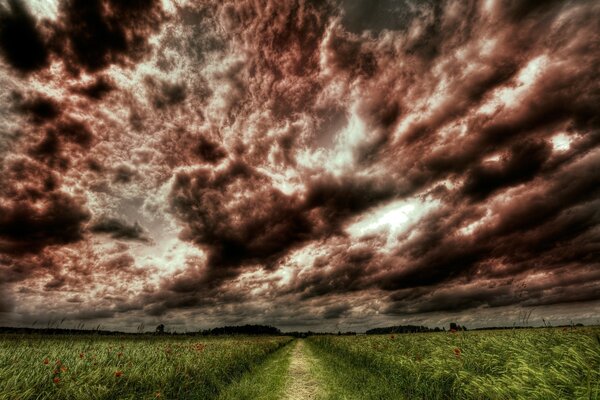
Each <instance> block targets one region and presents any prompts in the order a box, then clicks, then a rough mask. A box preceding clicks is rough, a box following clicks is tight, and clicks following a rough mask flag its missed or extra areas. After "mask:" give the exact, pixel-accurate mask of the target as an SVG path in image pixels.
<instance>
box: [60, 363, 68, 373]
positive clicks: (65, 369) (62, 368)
mask: <svg viewBox="0 0 600 400" xmlns="http://www.w3.org/2000/svg"><path fill="white" fill-rule="evenodd" d="M60 370H61V371H62V372H66V371H67V370H68V368H67V367H65V366H64V365H63V366H62V367H60Z"/></svg>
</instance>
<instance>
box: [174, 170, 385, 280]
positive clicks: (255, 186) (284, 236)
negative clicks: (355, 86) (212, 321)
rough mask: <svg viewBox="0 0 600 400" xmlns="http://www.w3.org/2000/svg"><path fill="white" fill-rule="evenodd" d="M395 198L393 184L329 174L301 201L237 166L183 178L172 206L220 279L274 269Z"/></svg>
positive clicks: (187, 235)
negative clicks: (241, 270)
mask: <svg viewBox="0 0 600 400" xmlns="http://www.w3.org/2000/svg"><path fill="white" fill-rule="evenodd" d="M240 192H241V193H244V195H243V197H242V198H239V196H238V193H240ZM393 195H394V185H393V184H392V183H391V182H371V181H369V180H366V179H355V178H342V179H336V178H333V177H325V176H324V177H322V178H319V179H316V180H315V181H314V182H311V183H310V184H309V186H308V188H307V193H306V195H305V196H304V198H303V199H300V198H298V197H295V196H288V195H285V194H284V193H282V192H281V191H279V190H277V189H276V188H274V187H272V186H271V185H270V184H269V180H268V178H267V177H266V176H264V175H262V174H261V173H259V172H258V171H256V170H254V169H252V168H251V167H250V166H248V165H247V164H244V163H242V162H232V163H231V164H230V165H229V166H228V167H227V168H226V169H223V170H220V171H218V172H212V171H210V170H207V169H201V170H198V171H197V172H195V173H193V174H179V175H178V176H177V179H176V182H175V185H174V186H173V190H172V193H171V206H172V208H173V211H174V212H175V214H176V215H177V216H178V217H179V218H180V219H181V221H182V222H183V223H185V224H186V229H185V230H184V231H183V233H182V238H183V239H185V240H189V241H192V242H193V243H196V244H198V245H200V246H205V247H206V248H208V249H209V254H210V258H209V266H210V267H211V270H210V272H211V273H212V274H215V275H216V276H215V279H216V280H219V279H221V278H223V276H235V275H236V273H235V272H233V270H234V269H235V268H237V267H239V266H241V265H243V264H245V263H261V264H263V263H264V264H265V265H266V266H269V265H272V264H273V263H274V262H276V261H277V260H278V259H279V258H281V257H282V256H284V255H285V254H287V253H288V252H289V251H290V250H292V249H294V248H297V247H298V246H300V245H301V244H304V243H307V242H310V241H312V240H317V239H320V238H322V237H325V236H327V235H343V234H344V233H343V231H342V229H341V228H342V225H343V223H344V221H345V220H346V219H348V218H350V217H352V216H354V215H356V214H358V213H360V212H362V211H365V210H367V209H369V208H370V207H372V206H374V205H376V204H378V203H380V202H382V201H385V200H387V199H390V198H392V196H393Z"/></svg>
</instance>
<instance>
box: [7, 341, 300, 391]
mask: <svg viewBox="0 0 600 400" xmlns="http://www.w3.org/2000/svg"><path fill="white" fill-rule="evenodd" d="M290 340H291V338H288V337H254V338H249V337H236V338H218V337H217V338H214V337H202V338H185V337H169V336H164V337H160V336H144V337H136V336H133V337H132V336H126V337H106V336H105V337H102V336H100V337H99V336H92V335H90V336H37V335H36V336H33V335H32V336H27V335H5V336H0V399H2V400H7V399H10V400H13V399H23V400H24V399H86V400H91V399H154V398H166V399H213V398H217V396H218V394H219V393H221V392H223V391H224V389H225V388H226V387H228V386H229V385H230V384H231V383H232V382H235V381H237V380H238V379H239V378H240V377H241V376H242V374H243V373H245V372H247V371H248V370H249V369H251V367H252V366H253V365H256V364H259V363H261V362H262V361H263V360H265V358H266V357H267V356H268V355H270V354H271V353H273V352H274V351H276V350H277V349H279V348H280V347H282V346H283V345H285V343H287V342H289V341H290Z"/></svg>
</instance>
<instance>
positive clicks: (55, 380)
mask: <svg viewBox="0 0 600 400" xmlns="http://www.w3.org/2000/svg"><path fill="white" fill-rule="evenodd" d="M52 382H54V383H56V384H58V383H59V382H60V378H58V377H56V378H54V379H52Z"/></svg>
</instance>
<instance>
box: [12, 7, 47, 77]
mask: <svg viewBox="0 0 600 400" xmlns="http://www.w3.org/2000/svg"><path fill="white" fill-rule="evenodd" d="M0 52H1V53H2V55H3V56H4V59H5V60H6V62H8V64H9V65H10V66H11V67H13V68H14V69H16V70H17V71H19V72H23V73H31V72H34V71H37V70H39V69H42V68H44V67H46V66H47V65H48V64H49V58H50V53H49V51H48V48H47V45H46V42H45V38H44V36H43V34H42V33H41V31H40V29H39V26H38V23H37V21H36V20H35V19H34V18H33V16H32V15H31V14H30V13H29V11H28V10H27V7H26V6H25V5H24V4H23V2H22V1H20V0H9V1H8V9H7V8H6V7H4V6H1V7H0Z"/></svg>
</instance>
